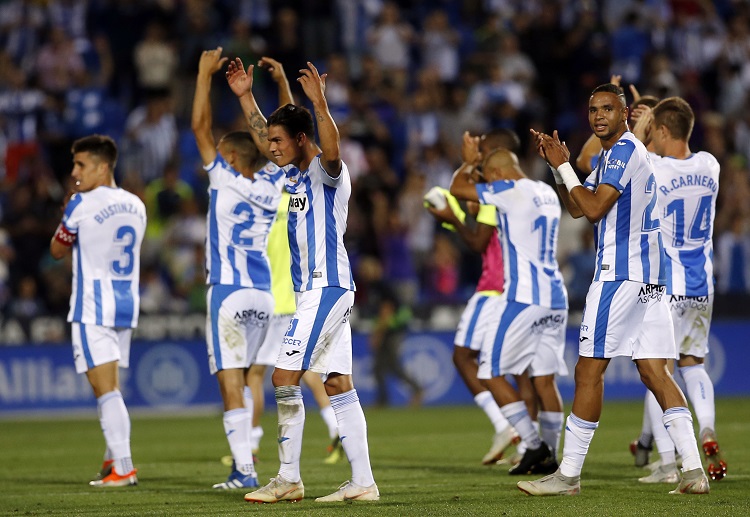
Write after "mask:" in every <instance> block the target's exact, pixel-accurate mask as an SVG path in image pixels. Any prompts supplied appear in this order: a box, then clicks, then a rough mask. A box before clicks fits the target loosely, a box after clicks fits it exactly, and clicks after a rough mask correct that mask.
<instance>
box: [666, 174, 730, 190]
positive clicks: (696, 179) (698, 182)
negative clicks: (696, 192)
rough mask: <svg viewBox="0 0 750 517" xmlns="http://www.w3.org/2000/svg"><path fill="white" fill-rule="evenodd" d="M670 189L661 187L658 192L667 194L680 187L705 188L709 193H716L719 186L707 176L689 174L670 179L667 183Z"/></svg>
mask: <svg viewBox="0 0 750 517" xmlns="http://www.w3.org/2000/svg"><path fill="white" fill-rule="evenodd" d="M669 184H670V185H671V186H672V188H669V187H668V186H666V185H661V186H660V187H659V190H660V191H661V192H662V193H663V194H669V193H670V192H673V191H675V190H677V189H679V188H682V187H706V188H709V189H711V192H716V190H717V189H718V188H719V185H718V184H717V183H716V182H715V181H714V179H713V178H711V177H709V176H703V175H701V174H691V175H690V176H680V177H678V178H672V180H671V181H670V182H669Z"/></svg>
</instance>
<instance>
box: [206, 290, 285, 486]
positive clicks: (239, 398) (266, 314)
mask: <svg viewBox="0 0 750 517" xmlns="http://www.w3.org/2000/svg"><path fill="white" fill-rule="evenodd" d="M207 296H208V300H209V303H208V318H207V327H206V344H207V347H208V354H209V370H210V371H211V373H212V374H215V375H216V379H217V381H218V383H219V390H220V392H221V397H222V400H223V402H224V415H223V418H222V420H223V425H224V433H225V435H226V437H227V442H228V443H229V448H230V450H231V452H232V457H233V459H234V465H233V468H232V471H231V472H230V474H229V477H228V478H227V480H226V481H225V482H222V483H217V484H215V485H214V488H218V489H232V488H248V487H256V486H258V477H257V474H256V472H255V465H254V462H253V448H252V444H251V440H250V436H251V430H252V413H251V411H250V410H249V409H248V408H247V407H246V405H245V404H246V403H245V395H244V391H245V387H246V386H247V382H246V374H247V369H248V368H249V367H250V364H251V363H252V361H253V360H254V359H255V356H256V355H257V352H258V348H259V346H260V344H261V343H262V342H263V339H264V338H265V335H266V332H267V330H268V324H269V320H270V317H271V316H270V315H271V313H272V312H273V297H272V296H271V294H270V293H269V292H266V291H261V290H258V289H251V288H242V287H236V286H225V285H214V286H211V287H210V289H209V291H208V293H207ZM238 314H241V315H244V316H243V317H241V318H238V317H236V315H238Z"/></svg>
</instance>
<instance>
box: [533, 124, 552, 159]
mask: <svg viewBox="0 0 750 517" xmlns="http://www.w3.org/2000/svg"><path fill="white" fill-rule="evenodd" d="M529 131H530V132H531V136H533V137H534V147H535V148H536V152H537V154H538V155H539V157H540V158H542V159H544V160H547V157H546V156H545V155H544V145H543V144H544V140H545V139H548V138H550V139H551V138H552V137H551V136H549V135H548V134H546V133H542V132H541V131H535V130H534V129H529Z"/></svg>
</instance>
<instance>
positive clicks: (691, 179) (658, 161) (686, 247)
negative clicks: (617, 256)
mask: <svg viewBox="0 0 750 517" xmlns="http://www.w3.org/2000/svg"><path fill="white" fill-rule="evenodd" d="M652 159H653V160H654V169H655V170H656V184H657V186H658V193H659V209H660V210H661V231H662V234H663V236H664V251H665V252H666V254H667V261H666V264H665V265H666V276H667V293H669V294H674V295H682V296H706V295H709V294H711V293H713V292H714V280H713V276H714V265H713V255H714V252H713V243H712V242H713V241H712V236H713V231H714V216H715V214H716V196H717V195H718V193H719V162H717V161H716V158H714V157H713V155H712V154H710V153H706V152H703V151H701V152H699V153H695V154H693V155H691V156H690V157H689V158H688V159H686V160H677V159H675V158H670V157H664V158H662V157H660V156H656V155H652Z"/></svg>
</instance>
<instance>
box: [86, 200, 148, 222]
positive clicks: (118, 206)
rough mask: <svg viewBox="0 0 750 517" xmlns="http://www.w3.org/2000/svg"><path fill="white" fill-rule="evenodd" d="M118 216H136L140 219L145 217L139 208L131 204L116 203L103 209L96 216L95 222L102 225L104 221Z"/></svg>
mask: <svg viewBox="0 0 750 517" xmlns="http://www.w3.org/2000/svg"><path fill="white" fill-rule="evenodd" d="M118 214H135V215H137V216H139V217H141V218H142V217H143V216H142V215H141V214H140V213H139V212H138V208H136V206H135V205H133V204H131V203H115V204H113V205H109V206H107V207H105V208H102V209H101V210H100V211H99V213H98V214H96V215H95V216H94V221H96V222H97V223H99V224H102V223H103V222H104V221H106V220H107V219H109V218H110V217H113V216H115V215H118Z"/></svg>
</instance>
